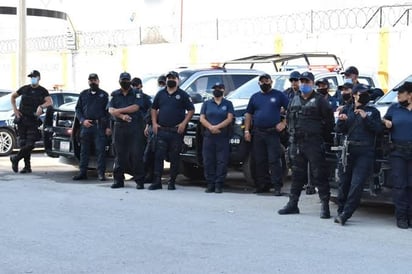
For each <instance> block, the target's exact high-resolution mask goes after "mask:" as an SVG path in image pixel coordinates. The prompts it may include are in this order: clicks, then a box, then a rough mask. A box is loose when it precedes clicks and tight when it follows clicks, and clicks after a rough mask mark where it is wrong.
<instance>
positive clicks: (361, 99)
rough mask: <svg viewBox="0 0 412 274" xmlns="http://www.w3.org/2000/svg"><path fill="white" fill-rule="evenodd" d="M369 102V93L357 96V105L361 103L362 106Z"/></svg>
mask: <svg viewBox="0 0 412 274" xmlns="http://www.w3.org/2000/svg"><path fill="white" fill-rule="evenodd" d="M369 100H370V96H369V93H367V92H364V93H361V94H359V99H358V103H361V104H362V105H367V104H368V103H369Z"/></svg>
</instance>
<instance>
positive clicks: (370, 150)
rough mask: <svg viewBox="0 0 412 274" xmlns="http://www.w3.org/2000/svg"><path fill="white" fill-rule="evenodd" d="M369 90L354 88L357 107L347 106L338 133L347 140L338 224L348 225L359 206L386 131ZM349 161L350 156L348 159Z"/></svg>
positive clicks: (339, 192) (343, 111) (340, 117)
mask: <svg viewBox="0 0 412 274" xmlns="http://www.w3.org/2000/svg"><path fill="white" fill-rule="evenodd" d="M368 90H369V87H368V86H365V85H362V84H357V85H355V86H354V87H353V93H354V99H355V102H354V105H352V104H349V105H346V106H345V107H344V108H343V110H342V111H341V112H340V113H339V116H338V122H337V124H336V132H338V133H343V134H344V135H345V138H346V142H345V143H344V144H345V145H346V144H347V145H348V148H347V153H348V155H347V163H348V164H347V166H346V167H343V172H342V174H341V175H340V180H339V191H338V216H337V217H336V218H335V223H340V224H341V225H344V224H345V223H346V221H347V220H348V219H349V218H350V217H351V216H352V214H353V213H354V212H355V210H356V208H357V207H358V206H359V203H360V199H361V196H362V191H363V185H364V183H365V182H366V181H367V180H368V179H369V177H370V176H371V175H372V174H373V167H374V162H375V142H376V136H377V134H379V133H381V132H382V130H383V127H382V122H381V116H380V113H379V111H378V110H377V109H376V108H375V107H372V106H367V104H368V103H369V99H370V96H369V93H368ZM345 157H346V156H345Z"/></svg>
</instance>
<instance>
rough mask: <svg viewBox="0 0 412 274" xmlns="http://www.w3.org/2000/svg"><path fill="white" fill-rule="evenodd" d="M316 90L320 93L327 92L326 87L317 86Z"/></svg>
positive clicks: (324, 93)
mask: <svg viewBox="0 0 412 274" xmlns="http://www.w3.org/2000/svg"><path fill="white" fill-rule="evenodd" d="M316 91H317V92H319V93H320V94H322V95H326V94H327V93H328V89H327V88H318V89H317V90H316Z"/></svg>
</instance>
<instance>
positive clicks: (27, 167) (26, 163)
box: [20, 158, 31, 173]
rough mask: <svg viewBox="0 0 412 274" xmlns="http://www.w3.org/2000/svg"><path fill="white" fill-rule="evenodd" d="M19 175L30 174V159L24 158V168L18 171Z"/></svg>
mask: <svg viewBox="0 0 412 274" xmlns="http://www.w3.org/2000/svg"><path fill="white" fill-rule="evenodd" d="M20 173H31V164H30V159H26V158H24V168H23V169H22V170H20Z"/></svg>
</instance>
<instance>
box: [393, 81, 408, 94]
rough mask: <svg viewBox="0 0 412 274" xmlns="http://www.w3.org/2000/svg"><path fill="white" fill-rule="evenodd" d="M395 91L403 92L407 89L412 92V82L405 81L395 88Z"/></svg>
mask: <svg viewBox="0 0 412 274" xmlns="http://www.w3.org/2000/svg"><path fill="white" fill-rule="evenodd" d="M393 91H397V92H401V93H402V92H405V91H407V92H408V93H411V92H412V82H404V83H403V84H402V85H400V86H399V87H397V88H394V89H393Z"/></svg>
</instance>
